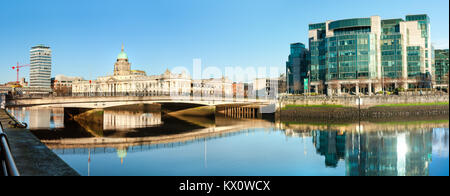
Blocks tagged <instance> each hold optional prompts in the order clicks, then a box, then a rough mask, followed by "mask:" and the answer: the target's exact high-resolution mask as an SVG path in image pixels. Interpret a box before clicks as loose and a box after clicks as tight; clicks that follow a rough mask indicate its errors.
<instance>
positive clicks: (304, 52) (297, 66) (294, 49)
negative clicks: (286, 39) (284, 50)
mask: <svg viewBox="0 0 450 196" xmlns="http://www.w3.org/2000/svg"><path fill="white" fill-rule="evenodd" d="M308 55H309V53H308V49H306V48H305V44H303V43H293V44H291V54H290V55H289V60H288V61H287V62H286V83H287V91H288V93H291V94H297V93H304V90H305V86H304V83H305V82H304V81H305V79H307V78H308V70H309V58H308ZM307 83H308V82H307Z"/></svg>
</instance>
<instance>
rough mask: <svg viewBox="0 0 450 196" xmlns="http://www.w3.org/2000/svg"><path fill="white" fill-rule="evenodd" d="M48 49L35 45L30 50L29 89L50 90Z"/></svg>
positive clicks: (50, 65) (50, 64)
mask: <svg viewBox="0 0 450 196" xmlns="http://www.w3.org/2000/svg"><path fill="white" fill-rule="evenodd" d="M51 56H52V51H51V49H50V47H48V46H44V45H37V46H34V47H32V48H31V50H30V84H29V86H30V87H33V88H42V89H47V88H50V85H51V70H52V57H51Z"/></svg>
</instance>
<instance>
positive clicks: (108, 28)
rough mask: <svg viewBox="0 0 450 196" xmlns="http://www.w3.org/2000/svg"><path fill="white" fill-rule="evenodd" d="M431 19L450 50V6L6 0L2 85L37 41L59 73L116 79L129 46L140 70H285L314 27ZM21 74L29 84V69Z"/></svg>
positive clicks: (438, 43)
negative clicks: (292, 48)
mask: <svg viewBox="0 0 450 196" xmlns="http://www.w3.org/2000/svg"><path fill="white" fill-rule="evenodd" d="M422 13H425V14H428V15H429V16H430V18H431V25H432V26H431V36H432V42H433V43H434V45H435V47H436V48H448V42H449V40H448V37H449V26H448V23H449V1H448V0H428V1H423V0H404V1H403V0H396V1H392V0H377V1H366V0H359V1H353V0H340V1H335V0H317V1H310V0H309V1H305V0H145V1H137V0H129V1H124V0H121V1H117V0H108V1H106V0H66V1H61V0H14V1H9V0H0V41H1V44H2V47H0V66H1V68H2V69H1V71H0V83H4V82H8V81H14V80H15V78H16V73H15V71H13V70H12V69H11V65H13V64H15V63H16V62H17V61H19V62H20V63H29V49H30V47H31V46H33V45H36V44H46V45H49V46H50V47H51V48H52V50H53V59H52V60H53V65H52V66H53V67H52V75H53V76H55V75H57V74H65V75H69V76H83V77H84V78H86V79H94V78H95V77H98V76H103V75H106V74H111V73H112V70H113V65H114V62H115V58H116V56H117V54H118V53H119V52H120V47H121V45H122V43H123V44H124V45H125V51H126V52H127V54H128V56H129V60H130V62H131V63H132V68H133V69H141V70H144V71H146V72H147V74H161V73H162V72H163V71H164V70H165V69H166V68H173V67H177V66H185V67H188V68H192V59H194V58H201V59H202V62H203V66H204V67H206V66H217V67H220V68H222V67H225V66H233V67H234V66H240V67H247V66H255V67H256V66H277V67H280V69H281V70H284V66H285V62H286V60H287V56H288V54H289V44H290V43H294V42H303V43H307V37H308V24H310V23H318V22H323V21H326V20H338V19H345V18H355V17H368V16H372V15H379V16H381V18H382V19H388V18H404V17H405V15H407V14H422ZM20 75H21V77H24V76H26V77H27V80H28V69H23V71H21V73H20Z"/></svg>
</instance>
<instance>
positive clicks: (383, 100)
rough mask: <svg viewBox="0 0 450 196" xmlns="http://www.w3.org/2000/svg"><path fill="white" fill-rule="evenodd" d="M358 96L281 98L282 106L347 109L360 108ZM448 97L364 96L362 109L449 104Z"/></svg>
mask: <svg viewBox="0 0 450 196" xmlns="http://www.w3.org/2000/svg"><path fill="white" fill-rule="evenodd" d="M358 99H359V98H358V97H357V96H347V97H326V96H296V95H288V96H284V97H281V98H280V102H281V103H280V106H281V108H283V107H284V106H286V105H342V106H346V107H356V108H357V107H358ZM448 101H449V96H448V95H426V96H397V95H389V96H362V97H361V108H369V107H373V106H376V105H384V104H408V103H437V102H448Z"/></svg>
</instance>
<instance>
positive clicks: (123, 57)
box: [117, 44, 128, 59]
mask: <svg viewBox="0 0 450 196" xmlns="http://www.w3.org/2000/svg"><path fill="white" fill-rule="evenodd" d="M117 59H128V55H127V53H125V52H124V51H123V44H122V51H121V52H120V53H119V55H117Z"/></svg>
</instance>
